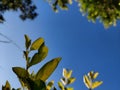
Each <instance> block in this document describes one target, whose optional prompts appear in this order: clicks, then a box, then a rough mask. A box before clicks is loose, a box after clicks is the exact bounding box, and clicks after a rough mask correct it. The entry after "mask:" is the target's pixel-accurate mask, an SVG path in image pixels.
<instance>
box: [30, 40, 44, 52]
mask: <svg viewBox="0 0 120 90" xmlns="http://www.w3.org/2000/svg"><path fill="white" fill-rule="evenodd" d="M43 43H44V39H43V38H38V39H37V40H35V41H34V42H33V43H32V45H31V47H30V50H37V49H39V47H40V46H41V45H42V44H43Z"/></svg>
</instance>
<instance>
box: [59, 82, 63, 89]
mask: <svg viewBox="0 0 120 90" xmlns="http://www.w3.org/2000/svg"><path fill="white" fill-rule="evenodd" d="M58 86H59V88H60V89H61V90H64V86H63V84H62V83H61V82H58Z"/></svg>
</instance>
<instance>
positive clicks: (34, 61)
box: [29, 45, 48, 67]
mask: <svg viewBox="0 0 120 90" xmlns="http://www.w3.org/2000/svg"><path fill="white" fill-rule="evenodd" d="M47 54H48V48H47V47H46V46H43V45H42V46H41V47H40V49H39V52H38V53H36V54H34V56H33V57H32V59H31V61H30V63H29V67H30V66H32V65H35V64H38V63H40V62H41V61H42V60H44V59H45V57H46V56H47Z"/></svg>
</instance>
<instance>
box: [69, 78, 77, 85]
mask: <svg viewBox="0 0 120 90" xmlns="http://www.w3.org/2000/svg"><path fill="white" fill-rule="evenodd" d="M75 80H76V78H74V77H71V78H69V79H68V83H67V84H72V83H73V82H75Z"/></svg>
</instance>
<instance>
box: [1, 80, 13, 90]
mask: <svg viewBox="0 0 120 90" xmlns="http://www.w3.org/2000/svg"><path fill="white" fill-rule="evenodd" d="M2 90H11V86H10V83H9V82H8V81H6V84H5V86H2Z"/></svg>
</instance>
